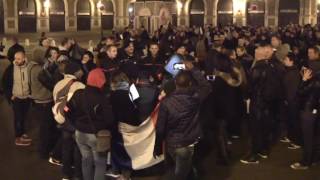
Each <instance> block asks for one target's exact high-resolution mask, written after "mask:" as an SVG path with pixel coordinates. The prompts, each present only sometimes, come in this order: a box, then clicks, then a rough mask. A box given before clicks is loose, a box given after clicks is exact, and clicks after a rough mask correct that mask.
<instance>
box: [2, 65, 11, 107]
mask: <svg viewBox="0 0 320 180" xmlns="http://www.w3.org/2000/svg"><path fill="white" fill-rule="evenodd" d="M13 66H14V65H13V63H11V64H10V65H9V66H8V67H7V69H6V70H5V71H4V73H3V77H2V87H3V91H4V94H5V96H6V98H7V100H8V102H9V103H11V97H12V88H13Z"/></svg>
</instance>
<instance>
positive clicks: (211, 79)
mask: <svg viewBox="0 0 320 180" xmlns="http://www.w3.org/2000/svg"><path fill="white" fill-rule="evenodd" d="M206 78H207V80H208V81H214V80H215V79H216V76H215V75H207V76H206Z"/></svg>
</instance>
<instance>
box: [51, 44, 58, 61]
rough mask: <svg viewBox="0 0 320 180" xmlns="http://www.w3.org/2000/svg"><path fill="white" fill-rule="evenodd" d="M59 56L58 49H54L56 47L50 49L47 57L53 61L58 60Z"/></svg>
mask: <svg viewBox="0 0 320 180" xmlns="http://www.w3.org/2000/svg"><path fill="white" fill-rule="evenodd" d="M59 55H60V52H59V49H58V48H56V47H52V48H50V52H49V57H50V58H51V59H52V60H54V61H56V60H58V58H59Z"/></svg>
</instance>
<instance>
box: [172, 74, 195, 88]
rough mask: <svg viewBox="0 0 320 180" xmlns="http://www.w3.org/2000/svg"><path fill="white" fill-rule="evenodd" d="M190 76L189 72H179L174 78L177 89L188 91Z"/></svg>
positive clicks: (190, 82) (190, 81) (190, 83)
mask: <svg viewBox="0 0 320 180" xmlns="http://www.w3.org/2000/svg"><path fill="white" fill-rule="evenodd" d="M192 81H193V79H192V74H191V72H190V71H184V70H183V71H180V72H179V73H178V74H177V76H176V77H175V85H176V88H177V89H188V88H190V87H191V86H192Z"/></svg>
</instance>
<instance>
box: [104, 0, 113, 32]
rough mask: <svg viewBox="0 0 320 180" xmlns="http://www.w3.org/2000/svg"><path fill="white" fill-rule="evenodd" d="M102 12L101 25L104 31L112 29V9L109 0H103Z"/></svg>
mask: <svg viewBox="0 0 320 180" xmlns="http://www.w3.org/2000/svg"><path fill="white" fill-rule="evenodd" d="M102 3H103V5H104V11H103V12H102V17H101V25H102V28H103V29H104V30H107V29H113V23H114V20H113V19H114V9H113V3H112V1H111V0H103V1H102Z"/></svg>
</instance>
